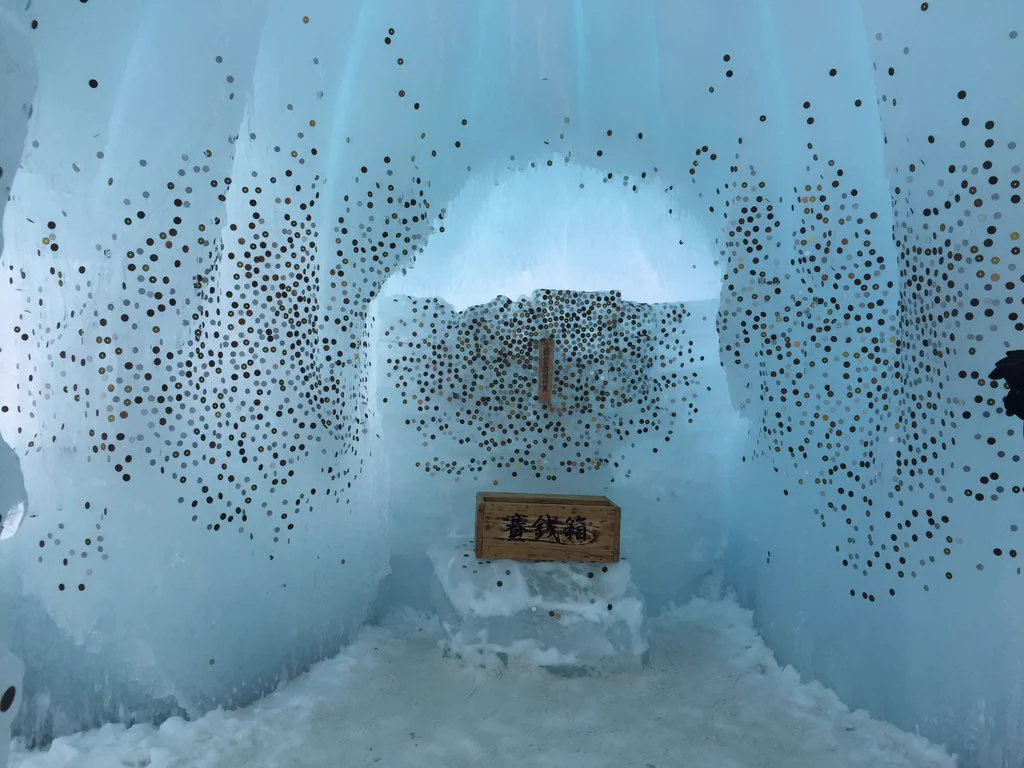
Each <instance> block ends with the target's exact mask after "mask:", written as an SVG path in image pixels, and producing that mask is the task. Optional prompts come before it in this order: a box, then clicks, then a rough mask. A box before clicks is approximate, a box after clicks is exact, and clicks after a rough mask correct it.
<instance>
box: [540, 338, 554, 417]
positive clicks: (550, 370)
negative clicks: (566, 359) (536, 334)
mask: <svg viewBox="0 0 1024 768" xmlns="http://www.w3.org/2000/svg"><path fill="white" fill-rule="evenodd" d="M554 376H555V340H554V339H541V340H540V351H539V364H538V367H537V399H538V400H539V401H540V402H541V403H543V404H545V405H548V404H550V403H551V383H552V381H553V380H554Z"/></svg>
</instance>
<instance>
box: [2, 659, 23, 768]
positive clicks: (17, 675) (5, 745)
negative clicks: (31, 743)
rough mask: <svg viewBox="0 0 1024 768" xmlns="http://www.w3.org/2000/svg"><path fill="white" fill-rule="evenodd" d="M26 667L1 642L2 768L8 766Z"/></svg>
mask: <svg viewBox="0 0 1024 768" xmlns="http://www.w3.org/2000/svg"><path fill="white" fill-rule="evenodd" d="M24 673H25V667H24V666H23V665H22V663H21V659H19V658H18V657H17V656H15V655H14V654H12V653H11V652H10V651H8V650H7V648H6V647H4V645H3V644H2V643H0V768H7V751H8V749H9V748H10V744H11V723H13V722H14V716H15V715H16V714H18V706H19V704H20V701H21V679H22V676H23V675H24Z"/></svg>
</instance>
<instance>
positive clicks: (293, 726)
mask: <svg viewBox="0 0 1024 768" xmlns="http://www.w3.org/2000/svg"><path fill="white" fill-rule="evenodd" d="M442 643H443V633H442V631H441V629H440V627H439V625H438V620H437V618H436V617H431V616H426V615H418V614H412V613H407V614H402V615H397V616H393V617H392V618H390V619H388V620H386V621H385V622H383V623H382V625H380V626H374V627H368V628H366V629H365V630H364V631H363V632H362V633H361V635H360V636H359V637H358V639H357V640H356V642H354V643H353V644H352V645H351V646H350V647H348V648H347V649H346V651H345V652H344V653H342V654H341V655H339V656H338V657H336V658H334V659H331V660H329V661H325V662H323V663H321V664H319V665H317V666H316V667H315V668H314V669H313V670H312V671H311V672H309V673H308V674H306V675H304V676H302V677H301V678H298V679H296V680H294V681H292V682H291V683H288V684H287V685H286V686H284V687H282V688H281V689H280V690H278V691H277V692H275V693H273V694H271V695H270V696H268V697H266V698H265V699H263V700H262V701H260V702H258V703H257V704H255V705H253V706H251V707H247V708H245V709H242V710H237V711H231V712H226V711H221V710H218V711H214V712H211V713H209V714H207V715H205V716H203V717H201V718H199V719H197V720H195V721H193V722H185V721H183V720H181V719H178V718H172V719H171V720H168V721H167V722H165V723H163V724H162V725H161V726H159V727H155V726H151V725H138V726H134V727H132V728H129V729H125V728H124V727H122V726H116V725H108V726H105V727H104V728H101V729H100V730H98V731H92V732H89V733H82V734H76V735H74V736H70V737H66V738H61V739H58V740H57V741H55V742H54V743H53V744H52V745H51V746H50V748H49V749H48V750H46V751H43V752H26V751H24V750H23V749H21V748H20V746H19V745H18V744H17V743H15V744H14V745H13V747H12V756H11V761H12V762H11V766H12V768H64V767H67V768H72V767H73V768H111V767H112V766H118V767H122V766H123V767H130V768H171V767H172V766H195V767H196V768H229V767H234V766H246V768H271V767H275V768H276V767H278V766H282V767H283V766H308V767H310V768H313V767H320V766H324V767H325V768H326V766H331V767H332V768H338V767H339V766H342V767H344V768H347V767H348V766H372V765H379V766H386V767H388V768H390V767H391V766H394V767H395V768H399V767H402V766H426V767H431V766H437V767H439V768H441V767H443V768H456V767H457V766H474V767H476V766H480V765H488V766H489V767H490V768H501V767H502V766H516V767H517V768H522V767H523V766H536V767H537V768H545V767H546V766H551V767H552V768H554V767H555V766H558V767H559V768H564V767H565V766H587V767H588V768H602V767H605V766H606V767H607V768H624V767H626V766H638V768H668V767H669V766H708V767H709V768H741V767H742V768H746V767H747V766H758V767H759V768H770V767H771V766H780V767H783V766H784V767H785V768H801V767H804V766H806V768H831V767H832V766H837V767H838V766H842V767H844V768H845V767H847V766H848V767H851V768H853V767H856V766H863V767H864V768H881V767H882V766H886V767H889V766H891V767H892V768H899V767H900V766H905V767H906V768H933V767H934V768H940V767H941V766H949V767H952V766H954V765H955V761H954V759H953V758H952V757H951V756H950V755H948V754H947V753H946V752H945V751H944V750H943V749H942V748H940V747H938V746H935V745H933V744H931V743H929V742H928V741H926V740H925V739H923V738H921V737H919V736H916V735H913V734H909V733H905V732H903V731H901V730H899V729H897V728H896V727H894V726H892V725H889V724H887V723H883V722H879V721H877V720H873V719H872V718H871V717H870V716H869V715H868V714H867V713H865V712H862V711H856V712H851V711H850V710H849V709H848V708H847V707H846V706H845V705H843V704H842V702H840V701H839V699H838V698H837V697H836V695H835V694H834V693H832V692H831V691H830V690H828V689H826V688H824V687H823V686H821V685H820V684H817V683H809V684H808V683H801V682H800V678H799V675H798V673H797V672H796V671H795V670H793V669H792V668H789V667H787V668H780V666H779V665H778V663H777V662H776V661H775V658H774V657H773V655H772V653H771V652H770V651H769V650H768V649H767V648H766V647H765V645H764V643H763V642H762V641H761V639H760V638H759V637H758V635H757V633H756V632H755V630H754V629H753V623H752V617H751V614H750V613H749V612H747V611H744V610H743V609H741V608H740V607H739V606H738V605H737V604H736V603H735V602H734V601H732V600H724V601H721V602H716V601H707V600H694V601H693V602H691V603H690V604H689V605H687V606H686V607H684V608H677V609H674V610H672V611H671V612H669V613H667V614H665V615H663V616H662V617H659V618H657V619H655V620H653V621H652V622H651V637H650V643H651V651H650V664H649V666H648V667H646V668H645V669H644V670H643V671H641V672H638V673H620V674H613V675H607V676H599V677H574V678H569V677H560V676H557V675H553V674H550V673H548V672H545V671H543V670H540V669H536V668H533V669H530V668H522V667H514V668H513V667H500V666H497V667H496V666H494V665H490V666H487V667H486V668H484V667H471V666H467V665H465V664H463V663H461V662H459V661H457V660H454V659H445V658H443V657H442V654H441V651H440V646H441V645H442Z"/></svg>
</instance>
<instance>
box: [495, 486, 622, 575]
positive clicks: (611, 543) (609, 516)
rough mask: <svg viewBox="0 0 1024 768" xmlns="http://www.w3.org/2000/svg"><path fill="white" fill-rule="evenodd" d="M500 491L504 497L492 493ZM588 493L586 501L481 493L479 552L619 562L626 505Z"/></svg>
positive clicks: (503, 557) (537, 558) (520, 557)
mask: <svg viewBox="0 0 1024 768" xmlns="http://www.w3.org/2000/svg"><path fill="white" fill-rule="evenodd" d="M497 495H500V496H501V497H502V498H501V500H493V499H491V498H488V497H492V496H497ZM538 496H539V497H540V498H542V501H541V502H538V501H537V500H536V499H537V498H538ZM583 498H585V499H586V501H584V502H583V503H580V497H574V496H545V495H543V494H540V495H533V494H488V493H479V494H477V506H476V556H477V557H478V558H481V559H483V558H486V559H493V560H530V561H567V562H608V563H613V562H618V560H619V531H620V523H621V514H622V513H621V510H620V509H619V507H618V506H616V505H615V504H613V503H612V502H611V501H609V500H608V499H606V498H604V497H583ZM595 499H599V500H600V503H597V502H596V501H595Z"/></svg>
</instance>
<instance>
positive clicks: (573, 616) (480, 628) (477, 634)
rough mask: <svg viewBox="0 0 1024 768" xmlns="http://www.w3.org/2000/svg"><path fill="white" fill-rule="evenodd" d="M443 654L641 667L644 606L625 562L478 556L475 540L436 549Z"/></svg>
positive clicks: (579, 668)
mask: <svg viewBox="0 0 1024 768" xmlns="http://www.w3.org/2000/svg"><path fill="white" fill-rule="evenodd" d="M430 558H431V560H432V562H433V565H434V572H435V574H436V576H437V580H438V585H439V586H440V596H439V597H440V600H441V606H440V609H441V610H440V616H441V625H442V627H443V628H444V630H445V632H446V634H447V642H446V652H448V653H450V654H453V655H455V656H458V657H460V658H463V659H466V660H468V661H470V662H474V663H477V662H479V663H483V664H485V665H489V664H493V663H494V662H495V661H496V660H498V659H500V660H502V661H505V660H506V659H507V660H508V661H509V662H515V663H518V664H523V663H525V664H532V665H535V666H543V667H547V668H550V669H552V670H555V671H560V672H570V671H573V672H577V673H578V672H585V671H608V670H613V669H628V668H639V666H640V665H641V664H642V662H643V659H644V656H645V654H646V652H647V625H646V620H645V614H644V603H643V598H642V597H641V595H640V592H639V591H638V590H637V588H636V585H635V584H634V583H633V579H632V574H631V573H630V568H629V564H628V563H626V562H622V561H620V562H618V563H613V564H608V565H602V564H599V563H525V562H516V561H512V560H477V559H476V556H475V554H474V552H473V542H472V541H466V540H464V539H463V540H456V541H451V542H449V543H448V545H447V546H442V547H438V548H435V549H433V550H432V551H431V552H430Z"/></svg>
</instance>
